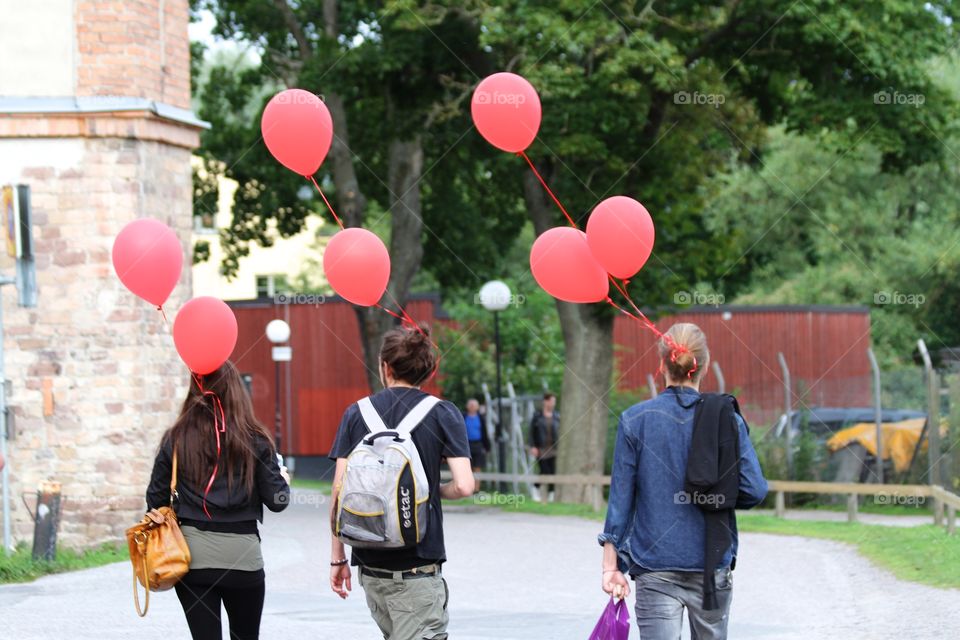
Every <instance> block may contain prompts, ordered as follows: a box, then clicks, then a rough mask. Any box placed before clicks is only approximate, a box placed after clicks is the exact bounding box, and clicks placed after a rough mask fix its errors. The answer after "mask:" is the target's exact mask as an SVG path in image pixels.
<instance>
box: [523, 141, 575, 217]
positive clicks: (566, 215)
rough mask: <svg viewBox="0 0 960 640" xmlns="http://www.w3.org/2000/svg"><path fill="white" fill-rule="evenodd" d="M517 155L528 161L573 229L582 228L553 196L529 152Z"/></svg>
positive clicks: (534, 173)
mask: <svg viewBox="0 0 960 640" xmlns="http://www.w3.org/2000/svg"><path fill="white" fill-rule="evenodd" d="M517 155H518V156H522V157H523V159H524V160H526V161H527V164H528V165H530V169H531V171H533V175H535V176H537V180H539V181H540V184H542V185H543V188H544V189H546V191H547V193H548V194H549V195H550V197H551V198H553V201H554V202H555V203H557V206H558V207H560V211H562V212H563V215H564V217H565V218H566V219H567V222H569V223H570V226H571V227H573V228H574V229H579V228H580V227H578V226H577V223H576V222H574V221H573V218H571V217H570V214H569V213H567V210H566V209H565V208H564V206H563V205H562V204H561V203H560V200H559V199H557V196H555V195H554V194H553V191H551V190H550V187H548V186H547V182H546V181H545V180H544V179H543V176H541V175H540V172H539V171H537V168H536V167H535V166H534V165H533V162H532V161H531V160H530V157H529V156H528V155H527V152H526V151H521V152H520V153H518V154H517Z"/></svg>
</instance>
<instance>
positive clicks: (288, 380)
mask: <svg viewBox="0 0 960 640" xmlns="http://www.w3.org/2000/svg"><path fill="white" fill-rule="evenodd" d="M283 311H284V321H285V322H286V323H287V324H288V325H289V324H290V305H289V304H287V305H284V308H283ZM287 344H289V345H291V347H290V348H291V349H292V348H293V346H292V345H293V338H290V339H288V341H287ZM283 380H284V385H283V386H284V404H285V405H286V412H287V428H286V429H285V431H286V434H285V435H286V439H287V455H286V456H285V460H284V464H285V465H286V466H287V468H288V469H289V470H290V473H294V472H295V471H296V460H295V458H293V457H291V452H294V451H295V448H294V446H293V424H294V422H293V400H292V396H293V394H292V391H291V387H292V384H293V367H292V366H291V365H290V363H287V370H286V375H285V376H284V378H283Z"/></svg>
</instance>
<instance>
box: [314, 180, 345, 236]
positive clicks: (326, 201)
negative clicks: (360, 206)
mask: <svg viewBox="0 0 960 640" xmlns="http://www.w3.org/2000/svg"><path fill="white" fill-rule="evenodd" d="M307 177H308V178H309V179H310V182H312V183H313V186H315V187H316V188H317V191H319V192H320V197H321V198H323V203H324V204H326V205H327V209H329V210H330V214H331V215H332V216H333V219H334V220H336V221H337V224H338V225H340V228H341V229H343V228H344V227H343V221H342V220H340V217H339V216H337V212H336V211H334V210H333V207H332V206H331V205H330V201H329V200H327V196H326V195H324V193H323V189H321V188H320V185H318V184H317V180H316V178H314V177H313V176H307Z"/></svg>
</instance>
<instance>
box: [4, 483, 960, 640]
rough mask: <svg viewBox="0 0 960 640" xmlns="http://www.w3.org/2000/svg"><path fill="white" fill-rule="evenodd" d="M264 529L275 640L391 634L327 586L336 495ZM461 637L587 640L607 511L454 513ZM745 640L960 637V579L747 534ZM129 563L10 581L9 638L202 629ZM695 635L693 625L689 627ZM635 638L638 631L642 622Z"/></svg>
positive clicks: (316, 499)
mask: <svg viewBox="0 0 960 640" xmlns="http://www.w3.org/2000/svg"><path fill="white" fill-rule="evenodd" d="M294 502H295V504H293V505H292V506H291V508H290V509H288V511H287V512H285V513H283V514H280V515H273V514H270V515H268V520H267V523H266V525H265V527H264V535H263V537H264V557H265V558H266V563H267V601H266V607H265V613H264V619H263V627H262V636H263V637H264V638H269V639H271V640H272V639H273V638H289V639H295V640H300V639H307V638H317V639H324V640H325V639H331V638H350V639H351V640H353V639H355V640H367V639H369V640H377V638H379V634H378V633H377V630H376V627H375V625H374V624H373V622H372V620H371V619H370V617H369V614H368V612H367V609H366V606H365V604H364V600H363V592H362V591H361V590H359V589H358V590H357V591H355V592H354V594H353V595H352V596H351V597H350V598H349V599H348V600H347V601H345V602H342V601H340V600H339V599H338V598H337V597H336V596H335V595H334V594H333V593H331V592H330V591H329V587H328V586H327V575H328V572H327V564H326V563H327V560H328V548H329V546H328V545H329V534H328V533H326V524H325V523H326V505H325V504H324V502H325V498H324V497H323V496H320V495H319V494H316V493H313V492H305V491H297V492H296V494H295V499H294ZM445 524H446V529H447V535H448V549H447V552H448V556H449V557H450V559H451V561H450V562H449V564H448V565H447V567H446V569H445V575H446V578H447V580H448V582H449V583H450V588H451V601H450V609H451V626H450V634H451V637H452V638H454V639H455V640H492V639H498V640H532V639H535V640H554V639H556V640H567V639H569V640H584V639H585V638H587V637H588V635H589V633H590V631H591V629H592V628H593V623H594V622H595V621H596V618H597V616H598V615H599V613H600V611H601V609H602V608H603V606H604V605H605V602H606V600H605V597H604V595H603V594H602V593H601V592H600V589H599V573H600V572H599V564H600V550H599V547H598V546H597V545H596V543H595V538H596V534H597V532H598V529H599V527H600V524H599V523H596V522H589V521H585V520H580V519H576V518H561V517H543V516H532V515H525V514H516V513H506V512H498V511H494V510H489V509H480V510H473V511H470V510H458V511H451V512H450V513H448V514H447V516H446V521H445ZM734 581H735V584H736V587H735V590H734V604H733V611H732V614H731V615H732V622H731V633H730V637H731V638H737V639H739V638H771V639H778V640H793V639H796V640H801V639H802V640H816V639H818V638H843V639H856V638H864V639H870V640H877V639H884V638H891V639H892V638H896V639H898V640H899V639H901V638H956V637H958V631H957V630H958V629H960V591H956V590H942V589H934V588H931V587H924V586H920V585H915V584H912V583H907V582H902V581H899V580H897V579H895V578H894V577H893V576H891V575H890V574H888V573H886V572H884V571H881V570H879V569H877V568H875V567H873V566H872V565H871V564H870V563H869V562H868V561H867V560H865V559H863V558H861V557H860V556H859V555H858V554H857V553H856V552H855V551H854V550H853V549H852V548H851V547H848V546H846V545H843V544H840V543H834V542H829V541H822V540H810V539H805V538H795V537H784V536H770V535H762V534H743V535H742V539H741V554H740V562H739V566H738V568H737V571H736V574H735V577H734ZM130 582H131V578H130V569H129V566H128V565H127V564H126V563H122V564H115V565H110V566H106V567H101V568H98V569H90V570H87V571H81V572H75V573H70V574H61V575H57V576H49V577H46V578H42V579H40V580H37V581H36V582H33V583H30V584H25V585H7V586H0V638H3V639H4V640H20V639H24V640H26V639H31V640H32V639H47V638H49V639H57V640H60V639H62V638H71V640H84V639H91V640H93V639H97V640H100V639H112V638H117V639H120V638H124V639H126V638H130V637H137V638H140V639H143V640H151V639H157V640H160V639H163V640H172V639H174V638H187V637H189V635H188V633H187V629H186V623H185V622H184V619H183V615H182V612H181V611H180V607H179V604H178V602H177V599H176V596H175V595H174V594H173V593H161V594H154V596H153V601H152V602H151V608H150V612H149V614H148V616H147V617H146V618H145V619H138V618H137V615H136V613H135V612H134V610H133V602H132V596H131V593H130V589H131V586H130ZM684 637H688V635H687V634H685V636H684ZM631 638H634V639H636V638H637V631H636V627H633V629H632V631H631Z"/></svg>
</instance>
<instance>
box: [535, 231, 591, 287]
mask: <svg viewBox="0 0 960 640" xmlns="http://www.w3.org/2000/svg"><path fill="white" fill-rule="evenodd" d="M530 271H531V272H533V277H534V278H535V279H536V280H537V283H538V284H539V285H540V286H541V287H543V289H544V291H546V292H547V293H549V294H550V295H552V296H553V297H554V298H559V299H560V300H566V301H567V302H600V301H601V300H606V298H607V293H608V292H609V290H610V283H609V281H608V280H607V272H606V271H604V270H603V267H601V266H600V264H599V263H598V262H597V261H596V260H594V258H593V254H591V253H590V247H588V246H587V237H586V235H585V234H584V233H583V231H580V230H579V229H574V228H573V227H554V228H553V229H548V230H547V231H545V232H544V233H543V234H542V235H541V236H540V237H539V238H537V239H536V241H534V243H533V248H532V249H530Z"/></svg>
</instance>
